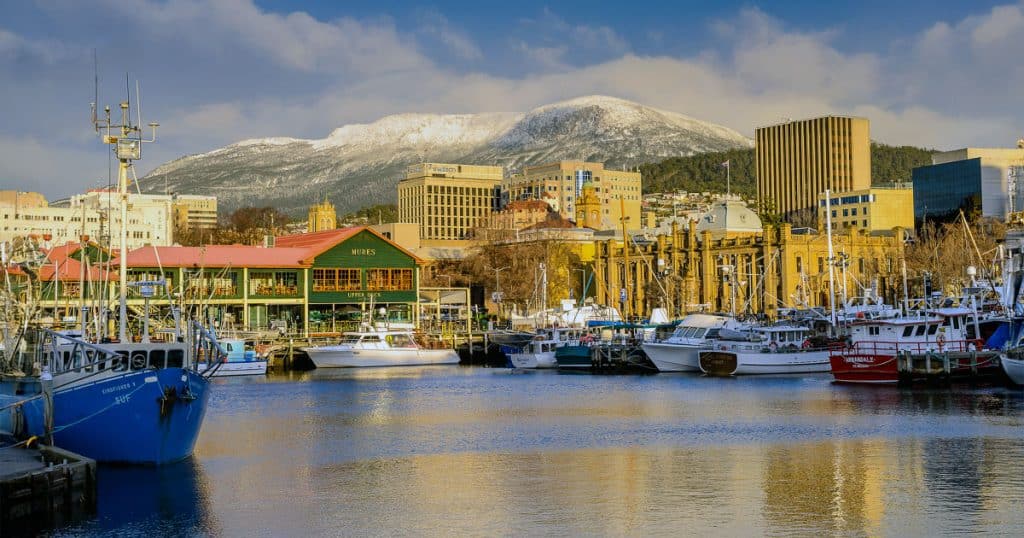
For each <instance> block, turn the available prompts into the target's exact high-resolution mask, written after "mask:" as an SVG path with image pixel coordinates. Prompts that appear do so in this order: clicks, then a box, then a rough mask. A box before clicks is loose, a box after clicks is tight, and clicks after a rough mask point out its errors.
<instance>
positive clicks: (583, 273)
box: [573, 269, 587, 306]
mask: <svg viewBox="0 0 1024 538" xmlns="http://www.w3.org/2000/svg"><path fill="white" fill-rule="evenodd" d="M573 272H575V273H579V274H580V303H579V305H580V306H583V303H584V302H585V301H586V300H587V270H586V269H573Z"/></svg>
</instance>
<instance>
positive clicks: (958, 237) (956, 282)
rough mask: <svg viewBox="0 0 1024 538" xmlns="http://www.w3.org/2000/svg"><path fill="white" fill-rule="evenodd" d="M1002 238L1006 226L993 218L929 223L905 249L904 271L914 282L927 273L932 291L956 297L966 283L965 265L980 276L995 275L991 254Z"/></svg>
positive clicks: (995, 267)
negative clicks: (905, 267)
mask: <svg viewBox="0 0 1024 538" xmlns="http://www.w3.org/2000/svg"><path fill="white" fill-rule="evenodd" d="M968 222H970V221H968ZM1005 235H1006V225H1005V224H1003V223H1002V222H999V221H997V220H993V219H978V220H976V221H974V222H970V223H969V224H967V225H965V223H964V220H963V219H960V220H959V221H957V222H949V223H945V224H942V223H936V222H935V221H931V220H929V221H928V222H926V223H925V224H924V225H922V226H921V228H920V230H919V231H918V234H917V238H916V240H915V241H914V242H913V243H912V244H910V245H908V246H907V248H906V252H905V257H906V262H907V272H908V274H909V275H910V276H911V277H913V278H915V280H920V279H922V278H923V277H924V276H925V275H926V274H927V275H928V276H929V277H930V278H931V283H932V289H933V290H935V291H942V292H944V293H946V294H950V295H957V294H959V293H960V291H961V289H962V288H963V287H964V286H965V285H967V284H969V281H968V278H969V277H968V276H967V267H968V266H974V267H976V268H977V269H978V274H979V275H980V276H981V277H987V278H992V277H995V276H997V275H998V272H999V268H998V267H997V266H996V265H995V262H994V257H995V256H994V253H995V252H996V249H997V248H998V242H999V241H1001V240H1002V238H1003V237H1005ZM975 244H977V250H975V246H974V245H975ZM919 291H920V292H922V293H923V291H924V290H923V289H919Z"/></svg>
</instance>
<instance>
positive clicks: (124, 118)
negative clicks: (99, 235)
mask: <svg viewBox="0 0 1024 538" xmlns="http://www.w3.org/2000/svg"><path fill="white" fill-rule="evenodd" d="M98 79H99V77H98V75H97V77H96V80H97V84H96V86H97V89H96V96H97V99H96V101H97V102H98V101H99V83H98ZM125 89H126V90H128V92H127V93H128V96H127V100H125V101H122V102H121V104H120V108H121V120H120V123H116V124H115V123H114V122H113V121H112V120H111V117H110V106H104V107H103V118H102V119H100V118H98V117H97V114H96V107H97V106H98V105H97V104H96V103H93V105H92V110H93V114H92V115H93V120H92V124H93V129H95V131H96V132H97V133H99V134H100V135H101V136H100V139H101V140H102V141H103V143H104V144H107V145H108V146H111V151H113V152H114V155H115V157H117V160H118V167H117V171H118V173H117V195H118V200H119V202H120V216H121V222H120V223H119V226H118V228H119V232H120V234H119V235H120V244H119V245H118V246H119V249H120V251H119V255H118V259H119V260H120V263H119V264H118V265H119V272H120V275H119V276H120V280H119V283H120V286H119V289H118V295H119V298H120V311H119V313H118V314H119V315H118V335H117V337H118V339H119V340H120V341H121V342H127V341H128V306H127V291H128V266H127V265H126V263H125V258H126V256H127V254H128V169H129V168H131V166H132V162H133V161H137V160H139V159H141V158H142V144H144V143H146V144H148V143H152V142H155V141H156V128H157V127H159V124H158V123H150V124H149V127H150V129H152V137H151V138H149V139H148V140H147V139H144V138H143V137H142V127H141V126H139V125H138V124H132V117H131V116H132V113H131V87H130V82H129V79H128V78H127V76H126V77H125ZM136 98H138V96H137V95H136ZM136 104H137V105H138V101H136ZM137 110H138V116H137V118H138V120H139V121H140V122H141V121H142V111H141V110H142V108H141V106H138V109H137ZM133 135H134V136H133Z"/></svg>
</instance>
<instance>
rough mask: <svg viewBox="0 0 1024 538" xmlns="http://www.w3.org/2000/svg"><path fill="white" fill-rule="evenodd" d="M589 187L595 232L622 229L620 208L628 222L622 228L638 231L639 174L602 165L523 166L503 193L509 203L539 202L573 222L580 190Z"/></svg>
mask: <svg viewBox="0 0 1024 538" xmlns="http://www.w3.org/2000/svg"><path fill="white" fill-rule="evenodd" d="M587 184H592V185H593V186H594V192H595V194H596V195H597V200H598V202H599V203H600V208H599V213H598V219H597V223H598V224H599V227H598V229H601V230H611V229H618V228H620V227H621V226H622V222H621V220H620V219H621V217H622V216H623V208H624V209H625V216H626V217H627V218H628V220H627V221H626V227H627V228H628V229H631V230H637V229H640V228H641V227H642V226H643V222H642V221H641V218H640V216H641V215H640V207H641V204H642V202H643V192H642V183H641V178H640V173H639V172H630V171H625V170H612V169H607V168H605V166H604V163H591V162H584V161H559V162H554V163H548V164H542V165H538V166H527V167H526V168H525V169H524V170H523V171H522V173H520V174H514V175H512V176H511V177H509V178H508V179H506V180H505V182H504V184H503V190H505V191H507V192H508V197H509V200H510V201H515V200H542V201H544V202H547V203H548V204H549V205H550V206H551V207H552V208H553V209H554V210H555V211H557V212H558V214H559V215H561V216H562V217H563V218H566V219H576V218H577V214H576V208H577V204H578V202H579V199H580V196H582V194H583V186H584V185H587Z"/></svg>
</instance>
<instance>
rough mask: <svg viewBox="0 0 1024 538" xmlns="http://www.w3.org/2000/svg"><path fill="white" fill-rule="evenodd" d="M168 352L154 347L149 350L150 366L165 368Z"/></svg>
mask: <svg viewBox="0 0 1024 538" xmlns="http://www.w3.org/2000/svg"><path fill="white" fill-rule="evenodd" d="M165 355H166V353H165V352H164V350H162V349H154V350H153V351H150V352H149V366H150V367H152V368H158V369H159V368H163V367H164V359H165Z"/></svg>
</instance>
